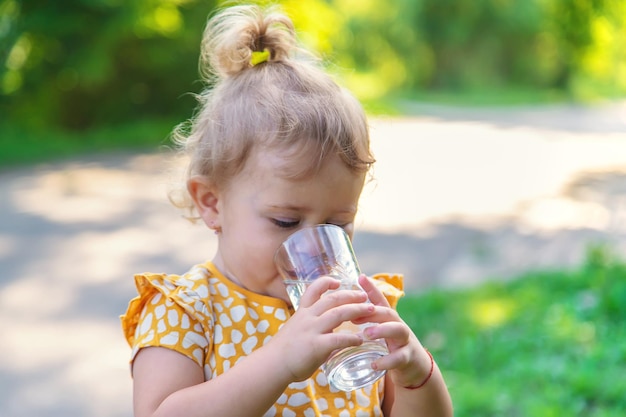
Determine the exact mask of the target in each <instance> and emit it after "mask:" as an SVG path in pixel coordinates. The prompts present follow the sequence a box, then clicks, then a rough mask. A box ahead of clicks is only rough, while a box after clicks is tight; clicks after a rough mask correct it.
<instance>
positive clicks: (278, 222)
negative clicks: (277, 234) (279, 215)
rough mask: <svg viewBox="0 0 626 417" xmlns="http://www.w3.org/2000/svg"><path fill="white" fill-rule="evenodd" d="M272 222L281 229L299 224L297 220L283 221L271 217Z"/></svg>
mask: <svg viewBox="0 0 626 417" xmlns="http://www.w3.org/2000/svg"><path fill="white" fill-rule="evenodd" d="M272 222H273V223H274V224H275V225H276V226H278V227H280V228H281V229H291V228H294V227H296V226H297V225H299V224H300V222H299V221H284V220H278V219H272Z"/></svg>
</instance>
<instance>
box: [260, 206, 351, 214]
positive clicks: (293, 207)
mask: <svg viewBox="0 0 626 417" xmlns="http://www.w3.org/2000/svg"><path fill="white" fill-rule="evenodd" d="M268 208H269V209H270V210H287V211H301V212H305V213H306V212H308V211H311V209H310V208H307V207H302V206H296V205H293V204H282V205H281V204H270V205H269V206H268ZM357 211H358V209H357V207H356V206H355V207H352V208H350V209H348V210H338V211H336V213H338V214H354V213H356V212H357Z"/></svg>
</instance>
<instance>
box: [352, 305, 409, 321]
mask: <svg viewBox="0 0 626 417" xmlns="http://www.w3.org/2000/svg"><path fill="white" fill-rule="evenodd" d="M372 305H373V304H372ZM366 322H370V323H387V322H399V323H404V321H403V320H402V319H401V318H400V315H399V314H398V312H397V311H396V310H394V309H393V308H391V307H384V306H375V309H374V311H373V312H372V314H371V315H369V316H367V317H363V318H359V319H357V321H355V323H358V324H363V323H366Z"/></svg>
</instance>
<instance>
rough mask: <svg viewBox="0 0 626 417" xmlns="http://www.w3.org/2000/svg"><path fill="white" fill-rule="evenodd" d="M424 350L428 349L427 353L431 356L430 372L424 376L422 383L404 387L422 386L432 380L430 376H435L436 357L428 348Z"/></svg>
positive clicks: (415, 387)
mask: <svg viewBox="0 0 626 417" xmlns="http://www.w3.org/2000/svg"><path fill="white" fill-rule="evenodd" d="M424 350H425V351H426V353H428V356H430V372H428V375H427V376H426V378H424V380H423V381H422V383H421V384H419V385H416V386H414V387H404V388H405V389H418V388H422V387H423V386H424V385H426V383H427V382H428V381H429V380H430V377H431V376H433V371H434V370H435V359H433V355H432V354H431V353H430V352H429V351H428V349H426V348H424Z"/></svg>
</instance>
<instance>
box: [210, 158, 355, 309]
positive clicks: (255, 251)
mask: <svg viewBox="0 0 626 417" xmlns="http://www.w3.org/2000/svg"><path fill="white" fill-rule="evenodd" d="M299 162H300V161H286V160H285V159H284V158H283V157H282V156H281V153H280V151H258V152H254V153H253V155H251V156H250V159H249V160H248V161H247V163H246V165H245V167H244V169H243V171H242V172H241V173H240V174H238V175H237V176H236V177H235V178H233V179H232V181H231V182H229V184H228V186H227V187H225V189H224V190H223V191H222V192H220V193H219V194H218V203H217V217H216V218H217V225H218V226H220V227H221V233H220V236H219V245H218V253H217V254H216V257H215V259H214V262H215V264H216V266H217V267H218V269H220V271H222V272H223V273H224V274H225V275H226V276H227V277H228V278H230V279H231V280H233V281H235V282H237V283H238V284H240V285H241V286H243V287H244V288H247V289H248V290H250V291H253V292H256V293H259V294H265V295H269V296H272V297H276V298H281V299H283V300H285V301H287V302H289V300H288V297H287V293H286V290H285V286H284V284H283V282H282V278H281V277H280V276H279V274H278V271H277V270H276V267H275V266H274V253H275V252H276V249H277V248H278V246H279V245H280V244H281V243H282V242H283V241H284V240H285V239H286V238H287V237H288V236H289V235H290V234H291V233H293V232H295V231H296V230H298V229H300V228H302V227H305V226H312V225H315V224H321V223H331V224H336V225H339V226H341V227H343V228H344V229H345V230H346V232H347V233H348V234H349V235H350V236H352V233H353V226H354V225H353V222H354V218H355V216H356V212H357V205H358V200H359V196H360V194H361V190H362V189H363V184H364V181H365V173H354V172H352V171H350V170H349V169H348V168H347V167H346V166H345V165H344V163H343V162H341V160H340V159H339V158H338V157H332V158H330V159H329V160H327V161H326V162H325V163H324V165H323V166H322V168H321V170H320V171H319V172H318V173H316V174H315V175H314V176H312V177H310V178H305V179H297V180H294V179H286V178H284V176H281V168H280V167H281V166H285V164H294V163H295V164H298V163H299Z"/></svg>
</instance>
